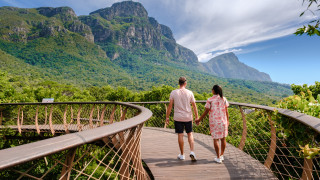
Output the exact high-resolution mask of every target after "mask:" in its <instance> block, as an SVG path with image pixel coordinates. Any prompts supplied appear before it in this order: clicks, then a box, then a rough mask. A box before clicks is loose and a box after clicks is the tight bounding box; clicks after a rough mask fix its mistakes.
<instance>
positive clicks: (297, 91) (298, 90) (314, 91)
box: [291, 81, 320, 99]
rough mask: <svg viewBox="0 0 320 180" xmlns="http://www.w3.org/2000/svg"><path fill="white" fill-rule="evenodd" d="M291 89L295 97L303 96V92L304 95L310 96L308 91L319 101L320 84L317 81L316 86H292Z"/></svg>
mask: <svg viewBox="0 0 320 180" xmlns="http://www.w3.org/2000/svg"><path fill="white" fill-rule="evenodd" d="M291 89H292V91H293V93H294V94H295V95H301V92H303V93H304V94H309V93H308V90H310V91H311V93H312V96H313V97H314V98H315V99H317V97H318V95H319V94H320V82H318V81H316V82H315V83H314V85H310V86H308V85H307V84H303V85H295V84H292V85H291Z"/></svg>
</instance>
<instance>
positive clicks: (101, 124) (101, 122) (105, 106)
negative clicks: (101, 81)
mask: <svg viewBox="0 0 320 180" xmlns="http://www.w3.org/2000/svg"><path fill="white" fill-rule="evenodd" d="M106 109H107V105H104V107H103V109H102V112H101V117H100V126H103V119H104V113H105V112H106Z"/></svg>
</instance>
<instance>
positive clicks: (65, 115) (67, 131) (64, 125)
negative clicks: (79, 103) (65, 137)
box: [63, 104, 70, 134]
mask: <svg viewBox="0 0 320 180" xmlns="http://www.w3.org/2000/svg"><path fill="white" fill-rule="evenodd" d="M67 110H68V104H67V105H66V108H65V109H64V113H63V127H64V131H65V132H66V133H67V134H68V133H70V132H69V128H68V124H67Z"/></svg>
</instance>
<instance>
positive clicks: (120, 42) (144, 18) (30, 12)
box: [0, 1, 292, 102]
mask: <svg viewBox="0 0 320 180" xmlns="http://www.w3.org/2000/svg"><path fill="white" fill-rule="evenodd" d="M196 58H197V57H196V56H195V54H194V53H193V52H192V51H191V50H189V49H187V48H185V47H182V46H181V45H179V44H177V43H176V42H175V39H174V37H173V34H172V32H171V30H170V28H169V27H167V26H164V25H161V24H159V23H158V22H157V21H156V20H155V19H154V18H151V17H148V15H147V11H146V10H145V9H144V8H143V6H142V5H141V4H140V3H137V2H132V1H128V2H121V3H116V4H114V5H113V6H112V7H109V8H104V9H100V10H97V11H94V12H92V13H90V15H88V16H80V17H77V16H76V15H75V13H74V11H73V10H72V9H71V8H69V7H59V8H35V9H23V8H13V7H1V8H0V65H1V66H0V70H2V71H6V72H8V73H9V74H10V75H13V76H14V77H15V78H18V79H19V78H20V81H24V82H25V83H30V84H33V83H34V82H41V81H44V80H52V81H56V82H59V83H63V84H72V85H75V86H77V87H80V88H86V87H90V86H98V87H102V86H106V85H111V86H113V87H117V86H124V87H127V88H128V89H130V90H135V91H141V90H150V89H151V88H152V86H161V85H170V86H173V87H176V85H177V78H178V77H179V76H186V77H187V78H188V79H189V80H188V82H189V83H188V84H189V88H190V89H191V90H193V91H196V92H198V93H203V92H207V93H210V89H211V87H212V85H213V84H219V85H221V86H223V87H224V89H225V92H226V95H228V96H229V97H230V98H231V99H235V100H236V99H237V98H240V99H243V101H247V100H248V99H251V100H252V99H253V100H254V101H257V102H259V101H262V100H263V99H267V98H269V99H279V98H280V97H282V96H283V95H285V94H287V95H289V94H291V93H292V91H291V90H290V86H288V85H283V84H278V83H272V82H256V81H247V80H234V79H225V78H220V77H217V76H213V75H212V74H210V73H207V72H205V71H203V70H201V64H200V63H199V62H198V61H197V59H196ZM244 94H246V95H245V96H244ZM249 96H250V98H248V97H249ZM232 97H233V98H232Z"/></svg>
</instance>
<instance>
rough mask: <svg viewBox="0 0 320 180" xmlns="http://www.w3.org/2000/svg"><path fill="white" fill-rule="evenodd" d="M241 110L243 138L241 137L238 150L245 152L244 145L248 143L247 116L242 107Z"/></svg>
mask: <svg viewBox="0 0 320 180" xmlns="http://www.w3.org/2000/svg"><path fill="white" fill-rule="evenodd" d="M239 109H240V112H241V116H242V137H241V141H240V144H239V147H238V148H239V149H240V150H243V148H244V145H245V143H246V139H247V121H246V115H245V114H244V112H243V109H242V107H241V106H239Z"/></svg>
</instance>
